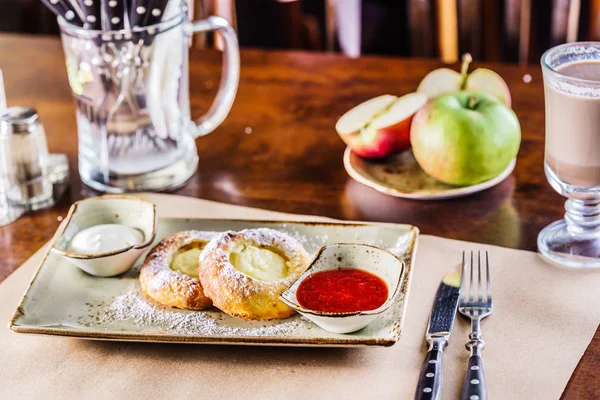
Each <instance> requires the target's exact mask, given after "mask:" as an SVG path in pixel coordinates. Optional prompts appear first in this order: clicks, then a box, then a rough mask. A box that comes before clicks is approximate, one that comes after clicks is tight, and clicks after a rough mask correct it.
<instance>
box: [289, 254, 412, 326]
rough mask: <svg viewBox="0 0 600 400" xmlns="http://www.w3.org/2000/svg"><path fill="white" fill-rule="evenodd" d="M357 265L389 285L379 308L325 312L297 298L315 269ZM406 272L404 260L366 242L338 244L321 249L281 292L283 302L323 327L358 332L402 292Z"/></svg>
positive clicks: (355, 266)
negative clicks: (310, 307) (386, 294)
mask: <svg viewBox="0 0 600 400" xmlns="http://www.w3.org/2000/svg"><path fill="white" fill-rule="evenodd" d="M347 268H355V269H361V270H363V271H367V272H370V273H372V274H375V275H377V276H378V277H380V278H381V279H383V281H384V282H385V283H386V284H387V286H388V298H387V300H386V301H385V303H383V304H382V305H381V306H380V307H379V308H376V309H374V310H369V311H354V312H342V313H335V312H323V311H316V310H310V309H307V308H304V307H303V306H301V305H300V303H299V302H298V300H297V298H296V293H297V290H298V287H299V286H300V284H301V283H302V281H303V280H304V279H306V277H308V276H309V275H311V274H314V273H315V272H320V271H326V270H336V269H347ZM404 273H405V265H404V262H403V261H402V260H401V259H399V258H398V257H397V256H395V255H394V254H392V253H390V252H389V251H387V250H384V249H380V248H379V247H375V246H371V245H367V244H351V243H338V244H331V245H327V246H323V247H321V248H320V249H319V251H318V252H317V254H316V255H315V257H314V258H313V260H312V262H311V263H310V266H309V267H308V269H307V270H306V271H305V272H304V274H302V275H301V276H300V278H298V280H297V281H296V282H294V284H293V285H292V286H290V287H289V288H288V289H287V290H286V291H285V292H283V293H281V294H280V295H279V298H280V299H281V301H282V302H284V303H285V304H287V305H288V306H289V307H291V308H293V309H294V310H296V311H297V312H298V313H300V314H301V315H303V316H304V317H306V318H307V319H309V320H311V321H312V322H314V323H315V324H317V325H318V326H320V327H321V328H323V329H325V330H327V331H330V332H334V333H351V332H356V331H358V330H360V329H362V328H364V327H365V326H367V325H369V324H370V323H371V322H373V321H374V320H375V318H377V317H378V316H379V315H381V314H383V313H384V312H385V311H386V310H387V309H388V308H389V307H390V305H391V304H392V303H393V301H394V297H395V296H396V295H397V294H398V293H399V292H400V283H401V282H402V277H403V275H404Z"/></svg>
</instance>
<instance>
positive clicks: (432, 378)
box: [415, 338, 447, 400]
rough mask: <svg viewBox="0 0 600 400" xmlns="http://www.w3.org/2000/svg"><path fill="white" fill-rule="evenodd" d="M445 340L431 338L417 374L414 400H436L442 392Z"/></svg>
mask: <svg viewBox="0 0 600 400" xmlns="http://www.w3.org/2000/svg"><path fill="white" fill-rule="evenodd" d="M446 344H447V341H446V340H443V341H442V340H439V339H437V338H436V339H433V340H432V342H431V346H430V348H429V351H428V352H427V355H426V356H425V361H423V366H422V367H421V374H420V375H419V383H418V384H417V391H416V392H415V400H437V399H439V398H440V397H441V393H442V372H443V370H444V368H443V364H442V356H443V350H444V347H446Z"/></svg>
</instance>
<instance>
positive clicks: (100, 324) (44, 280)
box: [10, 218, 418, 346]
mask: <svg viewBox="0 0 600 400" xmlns="http://www.w3.org/2000/svg"><path fill="white" fill-rule="evenodd" d="M258 227H267V228H273V229H277V230H280V231H283V232H287V233H288V234H290V235H291V236H293V237H295V238H296V239H298V240H300V241H301V242H302V244H303V245H304V247H305V248H306V250H307V251H308V252H309V253H310V254H314V253H315V252H316V251H317V250H318V249H319V248H320V247H321V246H323V245H325V244H331V243H340V242H345V243H368V244H372V245H375V246H378V247H382V248H385V249H388V250H390V251H391V252H393V253H395V254H396V255H398V256H400V257H401V258H402V259H403V260H404V263H405V267H404V271H403V277H402V282H401V286H400V288H401V289H400V293H399V294H398V296H397V297H396V299H395V301H394V304H393V305H392V306H391V307H390V308H389V309H388V310H387V311H386V312H385V313H384V314H382V315H381V316H380V317H379V318H377V319H376V320H375V321H374V322H373V323H371V324H370V325H369V326H367V327H366V328H364V329H362V330H360V331H358V332H355V333H352V334H335V333H330V332H327V331H325V330H323V329H321V328H319V327H318V326H316V325H314V324H312V323H311V322H309V321H307V320H306V319H304V318H302V317H300V316H298V315H296V316H293V317H290V318H287V319H284V320H276V321H244V320H241V319H238V318H234V317H230V316H228V315H226V314H224V313H222V312H220V311H219V310H217V309H214V308H213V309H211V310H207V311H185V310H177V309H169V308H163V307H160V306H157V305H156V304H154V303H152V302H151V301H150V300H147V299H146V298H145V297H144V296H143V294H141V293H140V290H139V283H138V271H139V267H140V265H141V263H142V261H143V260H144V257H145V255H143V256H142V257H140V259H139V260H138V262H137V263H136V265H135V266H134V268H133V269H132V270H130V271H129V272H127V273H125V274H124V275H122V276H119V277H115V278H98V277H94V276H91V275H88V274H86V273H85V272H83V271H81V270H80V269H79V268H77V267H75V266H73V265H71V264H70V263H69V262H68V261H66V260H64V259H62V258H60V257H59V256H57V255H56V254H52V253H49V254H46V256H45V258H44V260H43V261H42V264H41V265H40V267H39V269H38V271H37V273H36V275H35V276H34V278H33V280H32V282H31V284H30V286H29V288H28V289H27V291H26V293H25V296H24V297H23V300H22V302H21V304H20V305H19V307H18V308H17V311H16V312H15V315H14V316H13V319H12V321H11V323H10V328H11V329H12V330H13V331H15V332H21V333H35V334H46V335H58V336H71V337H78V338H86V339H101V340H121V341H148V342H179V343H213V344H252V345H301V346H367V345H370V346H373V345H379V346H391V345H393V344H394V343H395V342H396V341H397V340H398V339H399V337H400V333H401V331H402V325H403V320H404V315H405V311H406V303H407V300H408V291H409V288H410V280H411V276H412V268H413V264H414V263H413V261H414V259H413V258H414V253H415V250H416V245H417V235H418V229H417V228H415V227H412V226H410V225H395V224H363V223H360V224H356V223H349V224H346V223H321V222H310V223H303V222H281V221H236V220H206V219H170V218H169V219H159V223H158V232H157V236H156V240H155V243H158V241H160V239H162V238H164V237H166V236H169V235H172V234H174V233H177V232H180V231H184V230H191V229H196V230H205V231H226V230H241V229H247V228H258Z"/></svg>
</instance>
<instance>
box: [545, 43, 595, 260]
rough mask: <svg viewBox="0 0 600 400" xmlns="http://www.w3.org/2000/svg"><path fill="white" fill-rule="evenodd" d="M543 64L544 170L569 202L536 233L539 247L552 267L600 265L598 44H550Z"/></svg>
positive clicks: (555, 187)
mask: <svg viewBox="0 0 600 400" xmlns="http://www.w3.org/2000/svg"><path fill="white" fill-rule="evenodd" d="M541 64H542V72H543V76H544V98H545V103H546V107H545V109H546V141H545V161H544V169H545V172H546V178H547V179H548V182H550V185H551V186H552V188H553V189H554V190H556V191H557V192H558V193H559V194H561V195H563V196H565V197H567V199H568V200H567V201H566V203H565V209H566V213H565V218H564V219H562V220H560V221H556V222H554V223H552V224H550V225H548V226H547V227H546V228H544V229H543V230H542V231H541V232H540V234H539V236H538V249H539V251H540V253H541V254H542V255H543V256H544V257H545V258H546V259H547V260H548V261H550V262H551V263H553V264H556V265H560V266H565V267H571V268H600V42H580V43H568V44H564V45H560V46H557V47H554V48H552V49H550V50H548V51H547V52H545V53H544V55H543V56H542V59H541Z"/></svg>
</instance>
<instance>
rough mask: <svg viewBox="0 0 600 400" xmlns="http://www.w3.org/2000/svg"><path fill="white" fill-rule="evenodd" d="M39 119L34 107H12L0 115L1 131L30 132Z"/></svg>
mask: <svg viewBox="0 0 600 400" xmlns="http://www.w3.org/2000/svg"><path fill="white" fill-rule="evenodd" d="M38 121H39V117H38V113H37V111H36V110H35V109H34V108H31V107H10V108H7V109H6V111H4V113H2V115H1V116H0V131H1V132H2V133H3V134H11V133H15V134H19V133H28V132H29V131H30V127H31V126H32V125H34V124H36V123H37V122H38Z"/></svg>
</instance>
